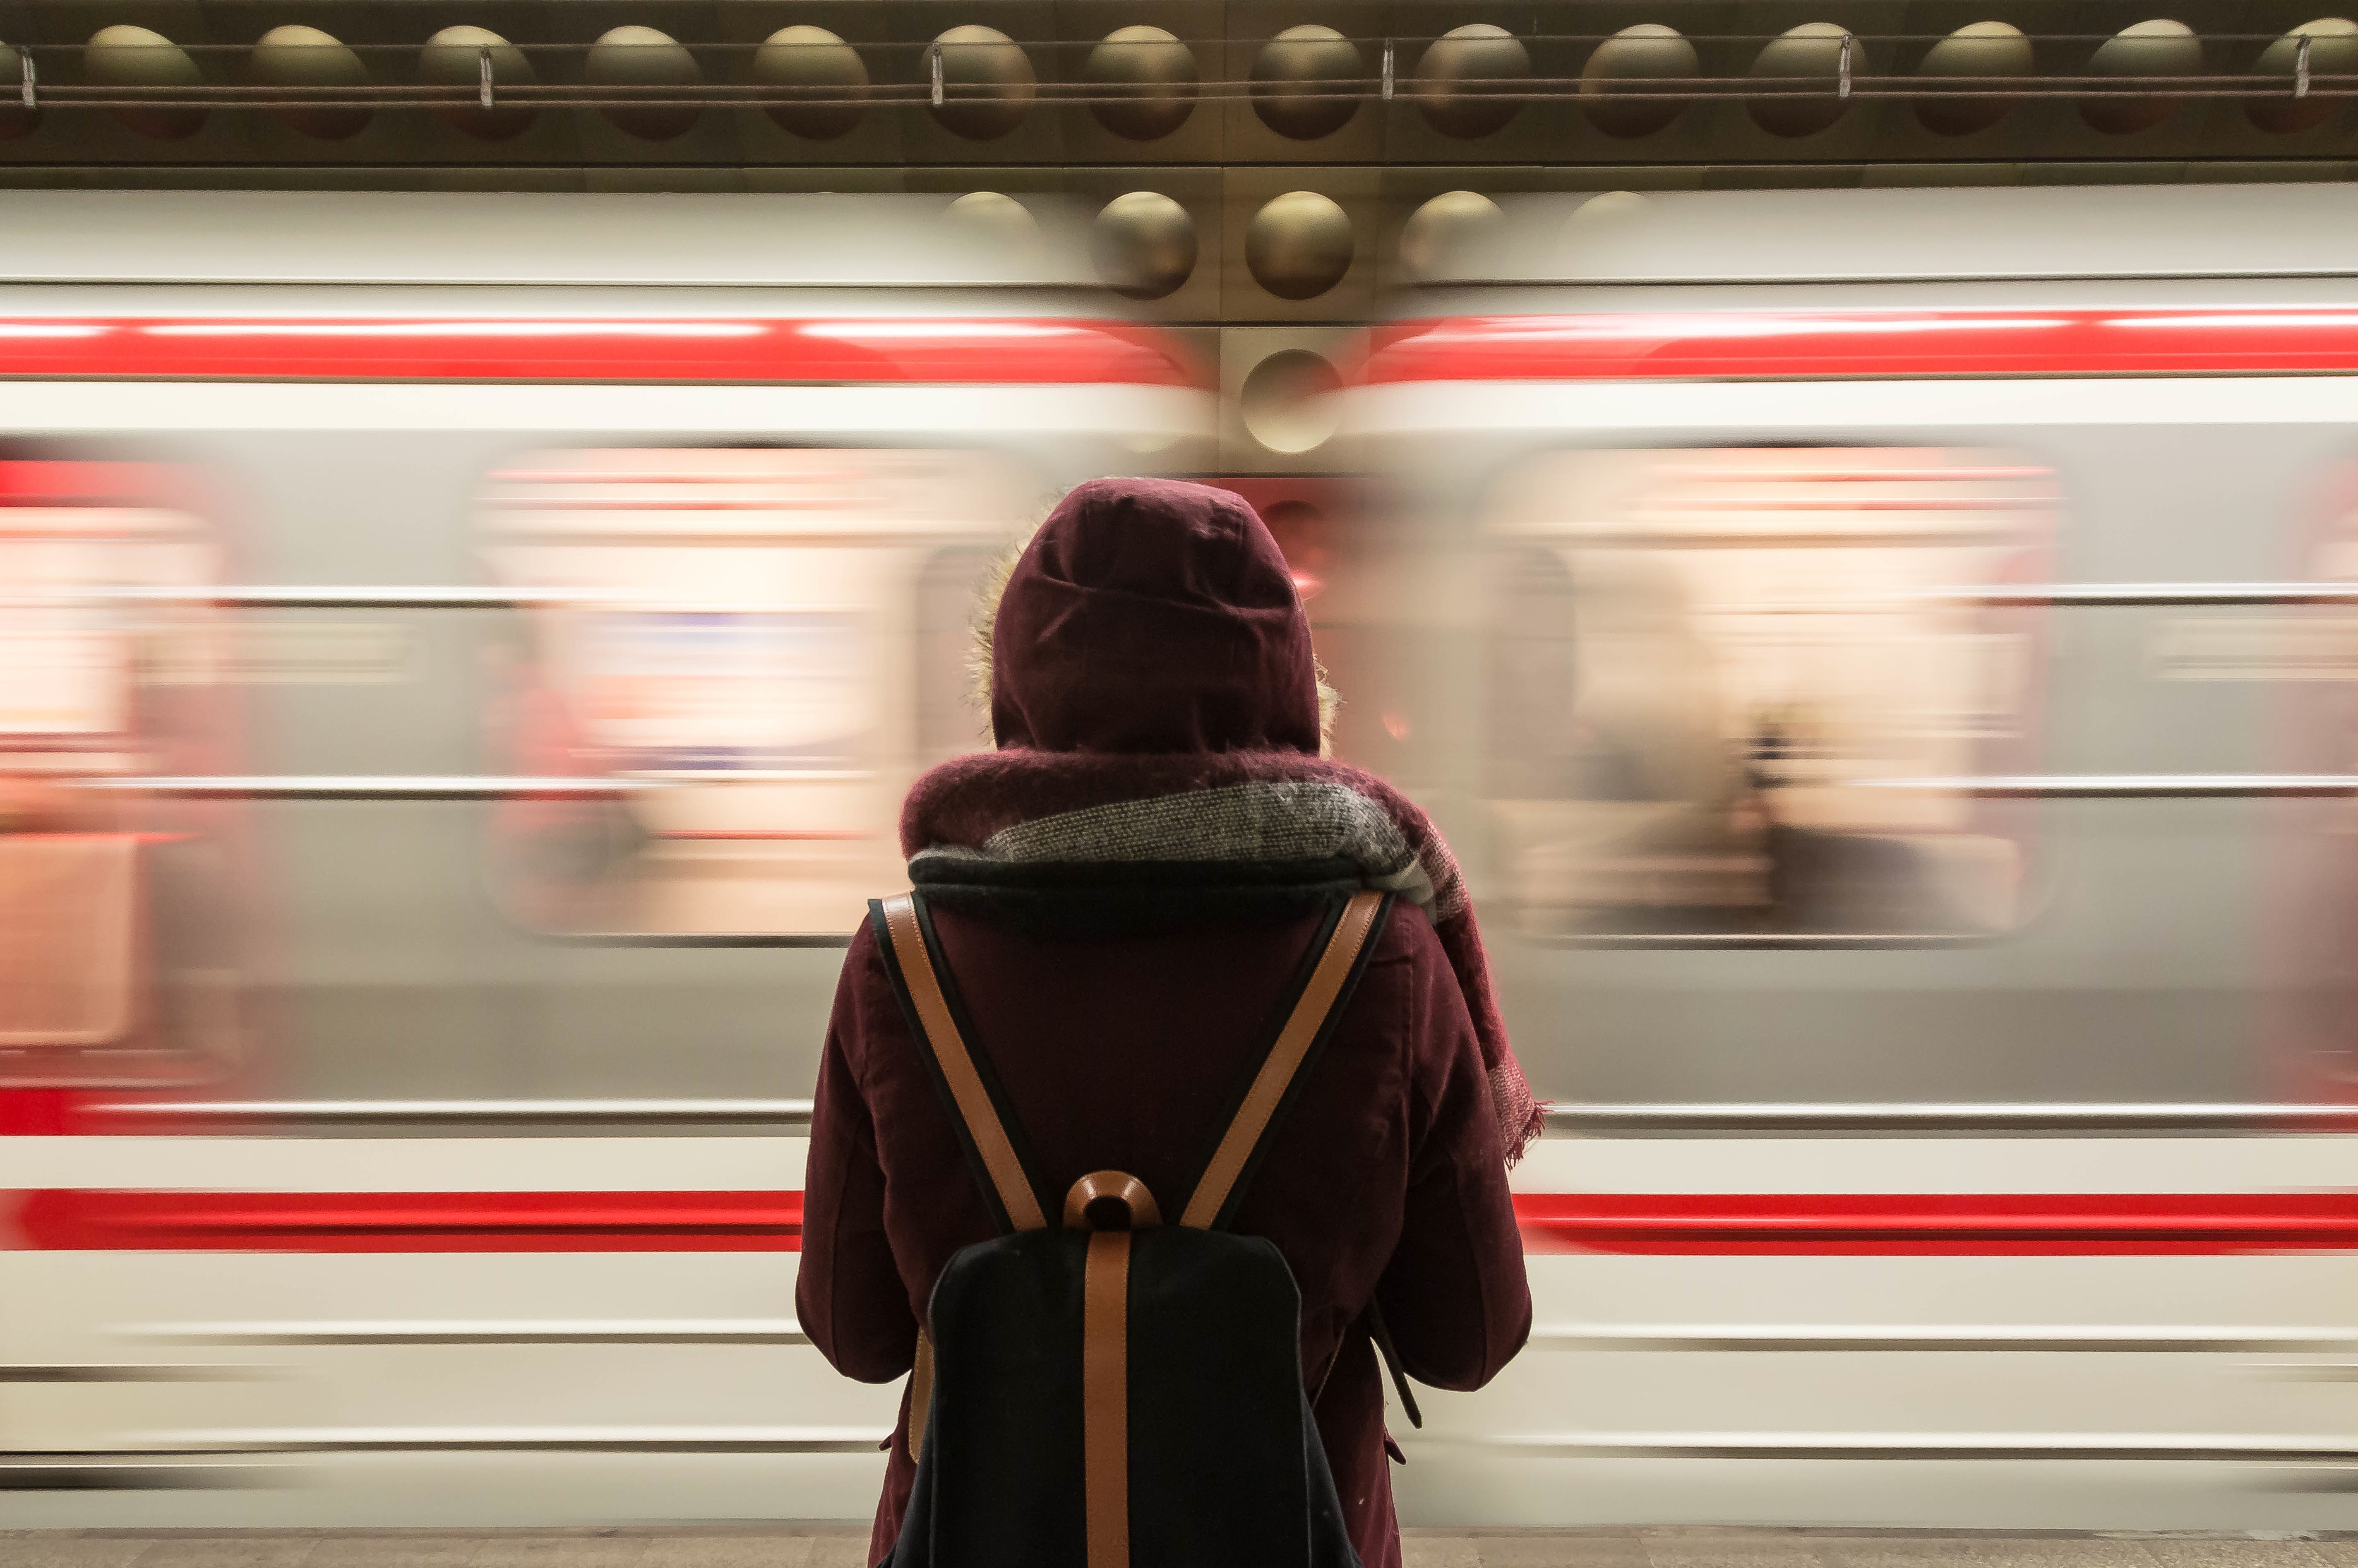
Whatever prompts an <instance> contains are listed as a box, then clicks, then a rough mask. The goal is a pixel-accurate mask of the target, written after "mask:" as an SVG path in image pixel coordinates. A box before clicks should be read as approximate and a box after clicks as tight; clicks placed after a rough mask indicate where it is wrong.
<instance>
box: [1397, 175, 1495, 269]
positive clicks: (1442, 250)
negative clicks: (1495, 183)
mask: <svg viewBox="0 0 2358 1568" xmlns="http://www.w3.org/2000/svg"><path fill="white" fill-rule="evenodd" d="M1504 216H1505V214H1503V213H1501V212H1500V211H1498V203H1497V202H1495V201H1493V200H1490V199H1489V198H1488V197H1487V196H1485V195H1483V194H1482V193H1481V192H1479V191H1476V190H1445V191H1444V192H1442V193H1441V194H1440V195H1438V196H1436V197H1434V198H1433V200H1430V201H1428V202H1426V203H1425V204H1424V205H1423V206H1422V207H1420V208H1418V209H1417V210H1416V211H1414V212H1412V213H1410V214H1409V220H1408V222H1407V224H1406V225H1405V226H1404V227H1403V228H1402V229H1401V237H1400V260H1401V272H1402V273H1404V274H1406V275H1407V276H1408V277H1409V278H1410V279H1411V280H1412V281H1413V282H1418V283H1429V282H1431V281H1433V279H1435V278H1439V277H1444V276H1448V275H1450V274H1451V273H1453V272H1455V271H1456V270H1457V269H1458V268H1459V267H1460V266H1462V265H1464V263H1465V259H1466V253H1467V252H1468V251H1470V250H1472V249H1473V248H1474V246H1476V244H1478V243H1480V242H1481V241H1482V240H1483V239H1484V238H1486V237H1487V235H1489V234H1491V233H1493V232H1496V231H1497V229H1498V224H1499V223H1500V222H1501V221H1502V220H1503V218H1504Z"/></svg>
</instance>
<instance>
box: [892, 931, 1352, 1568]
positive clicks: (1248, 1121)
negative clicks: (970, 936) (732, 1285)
mask: <svg viewBox="0 0 2358 1568" xmlns="http://www.w3.org/2000/svg"><path fill="white" fill-rule="evenodd" d="M869 908H870V918H871V920H872V921H873V922H874V924H875V927H876V935H877V937H878V946H880V947H881V948H882V952H883V954H884V957H885V971H886V973H887V975H888V976H889V977H890V978H891V979H892V989H893V991H894V994H895V995H896V996H897V997H898V998H899V999H900V1002H901V1007H902V1010H903V1012H904V1013H905V1015H906V1016H907V1019H908V1022H909V1030H910V1033H911V1034H912V1035H913V1036H914V1038H915V1040H916V1042H917V1045H918V1054H919V1055H921V1056H922V1057H923V1058H924V1059H925V1064H926V1066H927V1068H928V1070H929V1072H930V1073H931V1076H933V1078H934V1082H935V1086H936V1088H937V1089H939V1090H940V1092H941V1095H942V1098H943V1102H944V1104H945V1105H946V1106H947V1108H948V1109H949V1116H950V1122H951V1125H952V1126H953V1127H955V1128H956V1129H957V1135H958V1141H959V1142H960V1144H961V1145H962V1146H963V1147H964V1149H965V1152H966V1154H967V1157H968V1163H969V1164H970V1165H971V1166H972V1167H973V1169H974V1172H975V1175H976V1179H977V1181H978V1182H979V1184H980V1185H981V1187H982V1190H983V1195H984V1198H985V1202H986V1205H987V1206H988V1207H989V1208H990V1211H991V1216H992V1218H993V1219H994V1220H995V1221H996V1222H997V1224H998V1227H999V1230H1000V1234H999V1235H998V1236H996V1237H994V1238H991V1239H990V1240H988V1241H981V1242H977V1243H976V1244H975V1245H973V1246H971V1247H967V1248H964V1249H960V1250H959V1251H958V1252H957V1254H956V1255H955V1256H953V1257H952V1258H951V1259H950V1260H949V1262H948V1264H947V1265H946V1267H945V1268H944V1269H943V1270H942V1274H941V1278H940V1279H939V1281H936V1284H935V1287H934V1293H933V1297H932V1299H931V1301H930V1302H929V1303H928V1304H927V1309H926V1314H925V1318H926V1322H925V1326H924V1327H923V1328H921V1330H920V1331H919V1334H918V1337H917V1366H916V1370H915V1373H914V1375H913V1378H912V1380H911V1390H910V1405H909V1411H910V1415H909V1447H910V1453H911V1455H912V1456H913V1457H914V1459H915V1460H916V1462H917V1475H916V1482H915V1487H914V1491H913V1492H912V1493H911V1495H910V1498H909V1506H908V1509H907V1511H906V1513H905V1514H904V1515H903V1519H902V1523H901V1533H900V1537H899V1539H898V1540H897V1541H895V1543H894V1545H893V1548H892V1556H891V1557H890V1558H889V1559H888V1560H887V1562H888V1563H889V1564H890V1568H1359V1560H1358V1557H1357V1554H1356V1553H1355V1552H1353V1551H1352V1548H1351V1542H1350V1538H1349V1536H1348V1534H1347V1531H1346V1530H1345V1528H1344V1522H1343V1510H1342V1505H1341V1503H1340V1501H1339V1500H1338V1499H1337V1498H1336V1492H1335V1481H1334V1477H1333V1476H1332V1475H1331V1474H1330V1473H1329V1472H1328V1470H1327V1466H1326V1453H1325V1448H1324V1447H1323V1446H1322V1445H1321V1444H1320V1441H1319V1436H1318V1428H1317V1425H1316V1422H1314V1419H1313V1417H1312V1414H1311V1404H1310V1395H1309V1392H1308V1390H1306V1389H1305V1387H1304V1385H1303V1375H1302V1363H1301V1315H1302V1296H1301V1292H1300V1291H1299V1290H1298V1289H1297V1288H1296V1286H1295V1284H1294V1281H1293V1271H1292V1270H1291V1269H1289V1268H1288V1267H1287V1266H1286V1262H1285V1260H1284V1259H1283V1258H1282V1256H1281V1255H1280V1254H1279V1252H1278V1250H1277V1248H1276V1247H1275V1246H1274V1245H1273V1244H1272V1243H1271V1242H1270V1241H1268V1240H1266V1239H1264V1238H1260V1237H1251V1236H1238V1235H1237V1234H1236V1233H1234V1232H1233V1231H1231V1230H1229V1229H1228V1224H1229V1222H1230V1220H1231V1218H1232V1217H1233V1216H1234V1214H1235V1212H1236V1207H1237V1204H1238V1200H1239V1198H1240V1197H1241V1196H1242V1195H1243V1193H1244V1191H1245V1188H1246V1186H1247V1184H1249V1182H1250V1180H1251V1178H1252V1175H1253V1173H1254V1171H1255V1170H1256V1168H1257V1167H1258V1166H1259V1164H1260V1160H1261V1157H1262V1155H1263V1153H1264V1152H1265V1150H1266V1149H1267V1147H1268V1143H1269V1139H1270V1135H1271V1130H1272V1129H1273V1128H1274V1127H1275V1125H1276V1123H1277V1122H1278V1120H1279V1119H1280V1118H1281V1117H1282V1115H1283V1113H1284V1111H1285V1109H1286V1108H1287V1106H1288V1105H1289V1104H1290V1103H1291V1102H1292V1100H1293V1096H1294V1095H1295V1094H1296V1093H1298V1092H1299V1090H1300V1087H1301V1083H1302V1078H1303V1069H1304V1068H1305V1067H1306V1066H1307V1065H1309V1064H1310V1062H1311V1061H1312V1060H1313V1059H1314V1057H1315V1056H1316V1055H1317V1054H1318V1051H1319V1050H1320V1048H1321V1047H1323V1046H1324V1045H1325V1041H1326V1037H1327V1036H1328V1034H1330V1033H1332V1032H1333V1029H1334V1024H1335V1020H1336V1018H1338V1017H1339V1016H1340V1015H1341V1012H1342V1010H1343V1006H1344V1004H1345V1003H1346V1002H1347V1000H1349V998H1350V995H1351V992H1352V991H1353V989H1355V988H1356V987H1357V984H1358V979H1359V975H1360V972H1361V971H1362V970H1363V969H1364V968H1365V967H1366V965H1367V959H1368V953H1369V952H1371V951H1372V950H1373V948H1374V946H1375V944H1374V937H1375V935H1376V934H1377V933H1378V932H1379V931H1380V930H1381V929H1382V925H1383V921H1384V919H1385V917H1386V916H1387V915H1388V914H1390V894H1388V893H1380V892H1360V893H1357V894H1354V895H1352V896H1350V897H1349V898H1348V899H1347V900H1337V901H1336V902H1335V903H1332V904H1331V905H1330V906H1329V908H1328V910H1327V912H1326V914H1325V919H1324V921H1323V923H1322V925H1321V927H1320V930H1319V932H1318V935H1317V937H1316V939H1314V941H1313V942H1312V943H1311V945H1310V949H1309V952H1308V953H1307V954H1306V955H1305V956H1304V957H1303V964H1302V967H1301V968H1300V970H1299V971H1298V972H1297V973H1296V975H1295V976H1294V978H1293V983H1292V987H1291V989H1290V991H1289V994H1288V996H1287V999H1286V1002H1285V1005H1284V1006H1283V1007H1282V1008H1281V1009H1280V1011H1279V1017H1280V1018H1281V1019H1282V1022H1281V1023H1280V1024H1279V1025H1278V1027H1277V1028H1276V1029H1275V1030H1274V1031H1273V1033H1271V1036H1270V1038H1269V1041H1268V1044H1266V1045H1264V1046H1263V1047H1262V1048H1261V1049H1260V1051H1258V1052H1256V1053H1254V1054H1253V1055H1252V1057H1251V1059H1250V1061H1249V1064H1248V1068H1249V1070H1248V1071H1247V1072H1246V1073H1245V1074H1244V1075H1243V1081H1242V1082H1241V1083H1239V1084H1238V1086H1237V1087H1236V1088H1235V1089H1234V1091H1233V1092H1232V1095H1231V1098H1230V1101H1229V1103H1230V1106H1231V1110H1230V1113H1229V1116H1228V1119H1227V1122H1226V1125H1225V1127H1224V1128H1223V1129H1222V1130H1221V1131H1220V1135H1219V1137H1218V1139H1217V1141H1216V1142H1215V1143H1214V1144H1213V1145H1212V1149H1211V1152H1210V1153H1209V1155H1208V1156H1207V1157H1206V1160H1205V1162H1204V1166H1203V1171H1202V1173H1201V1175H1200V1176H1199V1177H1198V1178H1197V1180H1196V1183H1195V1191H1194V1192H1193V1194H1192V1195H1189V1196H1188V1197H1187V1199H1186V1201H1185V1203H1184V1205H1182V1206H1180V1207H1179V1208H1178V1209H1177V1210H1176V1211H1175V1220H1176V1223H1175V1224H1169V1225H1166V1224H1164V1223H1163V1219H1162V1213H1163V1210H1162V1206H1161V1204H1160V1203H1158V1201H1157V1200H1156V1198H1155V1196H1154V1195H1152V1194H1151V1193H1149V1192H1148V1191H1147V1190H1146V1188H1145V1186H1144V1184H1141V1182H1140V1181H1139V1180H1138V1179H1137V1178H1136V1177H1134V1176H1130V1175H1128V1174H1125V1173H1121V1172H1119V1171H1100V1172H1097V1173H1093V1174H1090V1175H1087V1176H1084V1177H1082V1178H1081V1179H1080V1181H1078V1182H1077V1183H1076V1184H1074V1186H1073V1188H1072V1190H1071V1191H1070V1192H1069V1193H1066V1194H1065V1195H1063V1199H1062V1203H1061V1205H1060V1206H1057V1205H1052V1204H1051V1203H1049V1202H1044V1201H1043V1198H1042V1195H1041V1193H1040V1188H1039V1184H1038V1182H1037V1180H1036V1178H1035V1177H1034V1176H1033V1171H1032V1168H1031V1166H1030V1165H1029V1164H1028V1163H1027V1162H1026V1161H1025V1159H1024V1158H1023V1155H1022V1136H1023V1135H1022V1128H1021V1127H1020V1126H1018V1125H1017V1124H1016V1122H1015V1119H1014V1118H1013V1116H1012V1115H1011V1108H1010V1107H1009V1105H1008V1103H1007V1099H1006V1097H1005V1096H1004V1094H1003V1093H1002V1092H1001V1089H1000V1088H999V1086H998V1084H997V1083H996V1082H995V1080H994V1078H993V1076H992V1075H991V1072H990V1063H989V1061H988V1060H987V1059H986V1058H985V1057H983V1056H982V1055H980V1054H978V1053H976V1052H974V1051H972V1050H971V1049H969V1047H968V1041H969V1040H970V1039H971V1038H972V1034H973V1031H972V1026H971V1023H970V1022H969V1021H968V1018H967V1016H966V1011H965V1008H964V1006H963V1004H962V1003H961V1002H960V1000H959V999H958V994H957V989H956V985H955V982H954V980H953V979H952V977H951V976H950V974H949V971H948V968H947V967H946V965H944V963H943V962H942V957H941V948H940V946H939V944H938V943H937V942H936V940H935V938H934V932H933V923H932V920H931V918H930V917H929V916H928V914H927V913H926V910H925V904H924V903H923V901H922V900H921V899H920V898H918V897H917V896H916V895H914V894H909V893H903V894H902V895H901V896H899V897H897V898H892V899H886V900H882V901H879V902H876V903H871V905H870V906H869ZM1059 1221H1061V1223H1058V1222H1059Z"/></svg>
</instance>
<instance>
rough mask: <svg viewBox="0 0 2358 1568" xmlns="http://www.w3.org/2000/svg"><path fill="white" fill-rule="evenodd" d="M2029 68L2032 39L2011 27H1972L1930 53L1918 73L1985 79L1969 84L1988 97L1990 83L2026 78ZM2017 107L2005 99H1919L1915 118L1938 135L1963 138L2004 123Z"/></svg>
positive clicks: (1995, 24) (1981, 24) (1992, 24)
mask: <svg viewBox="0 0 2358 1568" xmlns="http://www.w3.org/2000/svg"><path fill="white" fill-rule="evenodd" d="M2031 64H2032V59H2031V51H2030V40H2029V39H2028V38H2024V37H2023V36H2022V29H2020V28H2019V27H2016V26H2015V25H2014V24H2013V23H2011V22H1968V23H1966V24H1965V25H1964V26H1963V27H1959V28H1958V29H1957V30H1956V31H1955V32H1953V33H1951V34H1950V35H1949V36H1948V37H1947V38H1942V40H1941V41H1940V42H1939V43H1937V44H1934V45H1933V46H1932V47H1931V49H1929V50H1927V51H1926V52H1925V55H1924V58H1923V59H1922V60H1921V61H1920V62H1919V63H1918V65H1917V67H1916V74H1917V75H1919V76H1922V77H1932V78H1939V77H1962V78H1967V79H1981V80H1973V81H1972V82H1971V85H1972V87H1973V90H1974V91H1975V92H1987V91H1988V90H1989V79H1996V78H2002V77H2013V76H2028V75H2029V74H2030V68H2031ZM2015 102H2016V101H2015V100H2014V99H2012V98H2004V97H1974V98H1964V97H1958V98H1919V99H1918V100H1917V101H1916V118H1917V119H1918V120H1919V121H1920V122H1921V124H1923V126H1924V128H1925V129H1926V130H1928V131H1931V132H1932V133H1933V134H1934V135H1942V136H1965V135H1972V134H1973V133H1974V132H1975V131H1986V130H1988V129H1989V128H1990V127H1991V126H1992V125H1995V124H1997V123H1998V122H1999V121H2000V120H2003V119H2005V118H2006V111H2008V110H2009V109H2012V108H2013V107H2014V105H2015Z"/></svg>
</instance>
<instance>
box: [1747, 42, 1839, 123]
mask: <svg viewBox="0 0 2358 1568" xmlns="http://www.w3.org/2000/svg"><path fill="white" fill-rule="evenodd" d="M1845 38H1850V29H1849V28H1847V27H1843V26H1841V25H1840V24H1839V23H1835V22H1804V23H1802V24H1801V26H1800V27H1788V28H1786V29H1785V30H1784V31H1783V32H1782V33H1779V35H1778V36H1777V37H1775V38H1771V39H1769V40H1768V45H1767V47H1766V48H1764V49H1761V51H1760V53H1759V55H1758V58H1756V59H1754V60H1753V62H1752V70H1751V76H1752V80H1753V81H1755V82H1757V83H1759V84H1761V85H1764V86H1766V85H1768V84H1770V83H1774V82H1780V81H1790V82H1791V83H1792V84H1793V85H1792V86H1791V87H1790V88H1784V89H1779V90H1778V91H1779V95H1778V96H1777V97H1774V98H1755V99H1752V100H1750V101H1748V102H1747V103H1746V104H1745V106H1744V107H1745V112H1746V113H1747V114H1750V115H1751V116H1752V123H1753V124H1756V125H1758V126H1759V127H1760V128H1761V129H1762V130H1764V131H1766V132H1768V134H1769V135H1772V136H1809V135H1816V134H1817V133H1818V132H1820V131H1823V130H1824V129H1825V128H1826V127H1827V126H1829V125H1831V124H1833V123H1834V122H1835V121H1836V120H1839V119H1841V118H1842V117H1843V115H1844V114H1846V113H1848V112H1849V109H1850V103H1849V102H1848V101H1847V100H1845V99H1844V97H1842V95H1841V85H1842V84H1841V78H1842V70H1843V53H1844V50H1843V40H1844V39H1845ZM1849 52H1850V68H1851V70H1854V71H1859V70H1864V68H1865V63H1866V62H1865V61H1864V60H1863V59H1860V51H1859V47H1858V44H1857V42H1856V41H1855V40H1853V41H1852V43H1851V46H1850V51H1849Z"/></svg>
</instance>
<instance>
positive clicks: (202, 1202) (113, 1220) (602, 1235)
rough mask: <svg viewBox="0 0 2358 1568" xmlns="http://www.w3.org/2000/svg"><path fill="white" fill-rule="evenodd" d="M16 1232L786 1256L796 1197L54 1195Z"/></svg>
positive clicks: (246, 1244)
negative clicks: (777, 1253) (739, 1253)
mask: <svg viewBox="0 0 2358 1568" xmlns="http://www.w3.org/2000/svg"><path fill="white" fill-rule="evenodd" d="M16 1231H17V1233H18V1235H19V1236H21V1237H22V1238H24V1242H25V1244H26V1245H28V1246H30V1247H33V1248H37V1249H45V1250H53V1251H79V1252H89V1251H105V1252H133V1251H171V1252H189V1251H194V1252H216V1251H232V1252H791V1251H795V1250H796V1249H799V1248H800V1247H801V1245H802V1234H803V1195H802V1194H800V1193H791V1192H770V1193H738V1192H722V1193H210V1192H116V1191H105V1190H96V1191H93V1190H87V1189H72V1188H52V1189H49V1190H46V1191H41V1192H31V1193H27V1194H25V1195H23V1203H22V1206H20V1207H19V1208H18V1210H17V1212H16Z"/></svg>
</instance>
